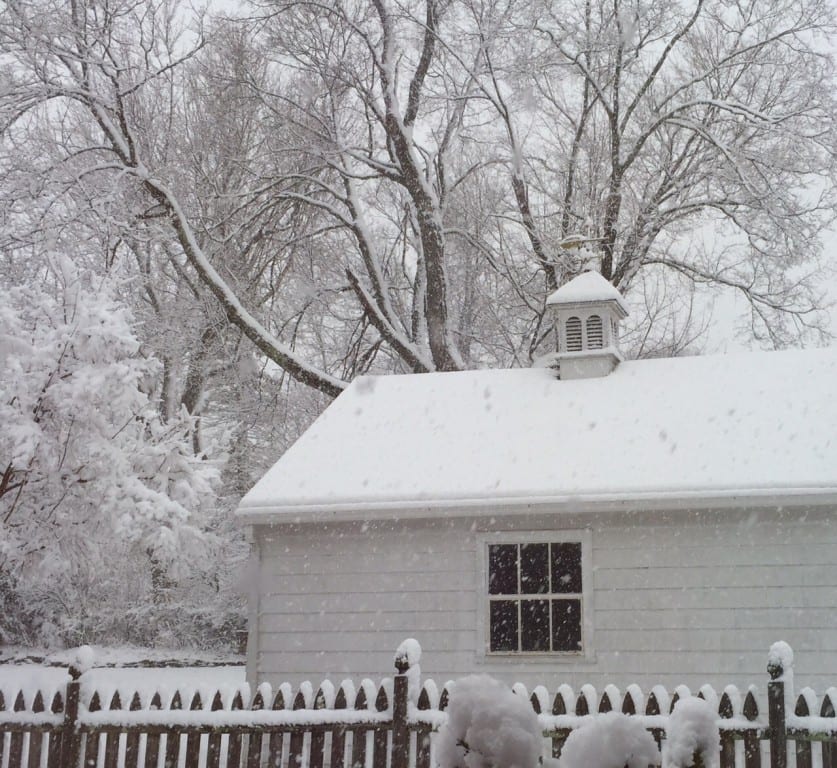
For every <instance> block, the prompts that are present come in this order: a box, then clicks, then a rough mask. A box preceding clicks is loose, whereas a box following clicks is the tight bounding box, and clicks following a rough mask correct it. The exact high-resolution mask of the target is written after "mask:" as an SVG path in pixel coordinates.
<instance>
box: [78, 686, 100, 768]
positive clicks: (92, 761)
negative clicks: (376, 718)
mask: <svg viewBox="0 0 837 768" xmlns="http://www.w3.org/2000/svg"><path fill="white" fill-rule="evenodd" d="M101 709H102V700H101V698H100V697H99V692H98V691H93V695H92V696H91V697H90V703H89V704H88V705H87V711H88V712H100V711H101ZM101 739H102V736H101V735H100V733H99V731H88V732H87V734H86V735H85V737H84V744H83V746H82V749H83V750H84V768H96V765H97V764H98V762H99V742H100V741H101Z"/></svg>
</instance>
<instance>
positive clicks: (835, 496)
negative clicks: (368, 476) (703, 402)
mask: <svg viewBox="0 0 837 768" xmlns="http://www.w3.org/2000/svg"><path fill="white" fill-rule="evenodd" d="M829 505H833V506H837V487H833V486H828V487H814V488H810V487H801V488H781V489H775V488H773V489H747V488H729V489H717V490H715V491H705V490H699V491H654V492H647V493H630V494H616V493H599V494H577V495H554V496H536V497H507V498H496V497H495V498H491V499H488V498H458V499H425V500H392V501H378V502H361V501H357V502H347V503H336V504H298V505H284V506H282V505H274V504H269V505H268V504H265V505H255V504H254V505H248V506H247V507H244V508H241V507H239V509H237V510H236V513H235V516H236V519H237V521H238V522H239V523H240V524H241V525H276V524H287V523H292V524H297V523H319V522H352V521H366V520H380V519H383V518H385V517H386V518H393V517H395V518H397V519H399V520H409V519H421V518H426V517H434V516H435V515H437V514H438V513H439V512H440V511H444V512H445V515H446V516H447V517H490V516H494V515H496V514H497V510H498V508H502V510H503V513H504V514H508V515H515V514H524V513H529V512H532V511H534V510H536V509H543V508H544V507H549V508H550V510H551V511H553V512H556V513H573V514H583V513H597V512H619V511H624V512H635V511H656V510H660V511H662V510H668V511H676V510H685V509H692V510H697V509H729V508H733V507H734V508H741V509H746V508H755V507H767V506H775V507H818V506H829Z"/></svg>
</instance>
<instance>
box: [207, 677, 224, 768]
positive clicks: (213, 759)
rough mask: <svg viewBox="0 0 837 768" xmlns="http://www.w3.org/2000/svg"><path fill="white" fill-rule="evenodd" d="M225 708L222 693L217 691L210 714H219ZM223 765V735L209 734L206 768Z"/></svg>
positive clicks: (210, 707) (214, 732) (216, 767)
mask: <svg viewBox="0 0 837 768" xmlns="http://www.w3.org/2000/svg"><path fill="white" fill-rule="evenodd" d="M223 708H224V701H223V699H222V698H221V691H215V695H214V696H213V697H212V704H210V705H209V711H210V712H217V711H218V710H220V709H223ZM220 764H221V734H220V733H218V732H217V731H213V732H212V733H210V734H209V738H208V740H207V746H206V768H218V766H220Z"/></svg>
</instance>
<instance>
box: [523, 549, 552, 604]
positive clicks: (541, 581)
mask: <svg viewBox="0 0 837 768" xmlns="http://www.w3.org/2000/svg"><path fill="white" fill-rule="evenodd" d="M547 592H549V544H522V545H521V546H520V594H521V595H538V594H546V593H547Z"/></svg>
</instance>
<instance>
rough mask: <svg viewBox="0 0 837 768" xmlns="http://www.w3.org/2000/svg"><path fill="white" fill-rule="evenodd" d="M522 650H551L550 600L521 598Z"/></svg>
mask: <svg viewBox="0 0 837 768" xmlns="http://www.w3.org/2000/svg"><path fill="white" fill-rule="evenodd" d="M520 621H521V623H522V624H523V626H522V628H521V630H522V631H521V633H520V650H521V651H548V650H549V600H521V601H520Z"/></svg>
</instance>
